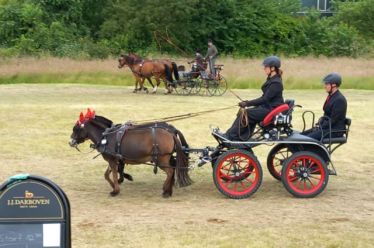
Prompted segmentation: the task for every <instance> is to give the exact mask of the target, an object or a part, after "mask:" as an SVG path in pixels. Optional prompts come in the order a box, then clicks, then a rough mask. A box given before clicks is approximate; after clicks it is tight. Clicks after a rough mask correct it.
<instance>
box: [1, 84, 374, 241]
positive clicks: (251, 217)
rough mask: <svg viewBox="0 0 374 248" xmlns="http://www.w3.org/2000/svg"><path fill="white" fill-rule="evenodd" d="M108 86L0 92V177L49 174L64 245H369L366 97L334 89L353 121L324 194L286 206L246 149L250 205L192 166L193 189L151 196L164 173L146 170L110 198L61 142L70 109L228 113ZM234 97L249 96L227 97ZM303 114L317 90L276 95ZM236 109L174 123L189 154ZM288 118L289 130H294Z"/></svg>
mask: <svg viewBox="0 0 374 248" xmlns="http://www.w3.org/2000/svg"><path fill="white" fill-rule="evenodd" d="M130 92H131V89H129V88H123V87H113V86H112V87H108V86H105V87H104V86H79V85H78V86H72V85H45V86H41V85H1V86H0V116H2V118H1V119H0V137H1V146H0V182H2V181H4V180H5V179H6V178H7V177H9V176H11V175H13V174H16V173H21V172H28V173H33V174H39V175H43V176H46V177H48V178H51V179H52V180H54V181H56V182H57V183H58V184H59V185H61V186H62V187H63V189H64V190H65V191H66V193H67V195H68V196H69V198H70V201H71V205H72V223H73V247H79V248H84V247H90V248H92V247H100V248H102V247H349V248H350V247H373V246H374V236H373V233H374V185H373V176H374V175H373V166H374V162H373V161H374V154H373V146H374V139H372V137H373V136H374V124H373V116H372V114H373V111H372V109H373V108H374V100H373V99H374V93H373V92H372V91H357V90H349V91H344V93H345V95H346V96H347V99H348V101H349V111H348V112H349V116H350V117H352V118H353V125H352V132H351V136H350V140H349V142H348V144H346V145H344V146H343V147H342V148H340V149H339V150H338V151H337V152H336V153H335V154H334V156H333V161H334V163H335V166H336V168H337V170H338V176H337V177H331V178H330V181H329V185H328V186H327V188H326V190H325V192H324V193H322V194H321V195H320V196H318V197H316V198H314V199H296V198H294V197H292V196H291V195H289V194H288V193H287V192H286V190H285V189H284V188H283V186H282V184H281V183H279V182H277V181H275V180H273V179H272V178H271V177H270V176H269V174H268V173H267V172H266V166H265V160H266V154H267V152H268V151H269V149H270V148H269V147H266V146H263V147H259V148H256V150H255V152H256V154H257V156H258V157H259V159H260V162H261V163H262V165H263V169H264V172H265V173H264V181H263V184H262V187H261V188H260V190H259V191H258V192H257V193H256V194H255V195H254V196H253V197H251V198H249V199H245V200H240V201H235V200H230V199H227V198H225V197H223V196H222V195H221V194H220V193H219V192H218V191H217V190H216V189H215V187H214V184H213V182H212V175H211V173H212V169H211V168H210V166H209V165H207V166H205V167H203V168H199V169H195V170H194V171H192V172H191V177H192V178H193V180H194V181H195V183H194V184H193V185H192V186H190V187H187V188H181V189H176V190H175V192H174V196H173V197H172V198H171V199H166V200H165V199H163V198H161V196H160V194H161V187H162V183H163V181H164V178H165V176H164V174H163V173H162V172H159V173H158V174H157V175H153V173H152V168H149V167H147V166H142V165H141V166H132V167H129V168H128V169H127V171H128V173H130V174H132V175H133V177H134V179H135V181H134V182H125V184H124V185H122V186H121V190H122V191H121V194H120V195H119V196H118V197H116V198H112V197H110V196H109V194H108V193H109V190H110V188H109V185H108V184H107V183H106V182H105V180H104V178H103V172H104V169H105V166H106V165H105V162H103V160H102V159H101V158H98V159H96V160H92V157H93V156H94V154H89V155H83V154H79V153H77V151H75V150H74V149H71V148H70V147H68V144H67V142H68V140H69V135H70V133H71V129H72V126H73V124H74V122H75V120H76V119H77V118H78V114H79V112H80V111H82V110H83V109H85V108H86V107H88V106H90V107H94V108H95V109H96V110H97V112H98V114H100V115H105V116H107V117H109V118H111V119H112V120H114V121H115V122H124V121H126V120H129V119H132V120H138V119H143V118H145V117H162V116H168V115H174V114H179V113H185V112H186V111H190V112H194V111H199V110H206V109H214V108H217V106H230V105H232V104H235V103H236V102H237V99H236V98H235V97H233V96H231V95H226V96H225V97H213V98H208V97H178V96H164V95H162V94H158V95H136V94H132V93H130ZM238 93H239V94H240V95H241V96H243V97H245V98H252V97H255V96H257V95H258V94H259V91H258V90H246V91H238ZM285 94H286V97H287V98H294V99H296V100H297V102H298V103H299V104H302V105H304V109H311V110H314V111H316V112H317V113H318V114H321V110H320V108H321V105H322V103H323V100H324V98H325V94H324V93H323V92H322V91H286V93H285ZM235 112H236V110H235V109H233V110H227V111H223V112H220V113H217V114H209V115H205V116H201V117H198V118H192V119H188V120H184V121H179V122H175V123H174V124H175V126H177V127H178V128H179V129H180V130H181V131H182V132H183V133H184V134H185V136H186V138H187V140H188V142H189V143H190V144H191V145H192V146H193V147H204V146H206V145H215V141H214V139H213V138H212V137H211V136H210V133H209V124H214V125H217V126H220V127H222V128H227V127H229V125H230V124H231V121H232V119H233V118H234V116H235ZM300 113H301V111H300V110H298V111H297V112H295V120H294V121H295V126H296V129H299V128H300V126H301V122H300V118H299V117H300Z"/></svg>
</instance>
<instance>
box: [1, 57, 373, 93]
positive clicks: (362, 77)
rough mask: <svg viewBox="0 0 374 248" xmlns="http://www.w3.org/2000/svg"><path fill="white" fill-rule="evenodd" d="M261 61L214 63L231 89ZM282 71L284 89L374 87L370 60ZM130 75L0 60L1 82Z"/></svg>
mask: <svg viewBox="0 0 374 248" xmlns="http://www.w3.org/2000/svg"><path fill="white" fill-rule="evenodd" d="M175 60H176V61H177V63H178V64H185V65H186V64H187V63H186V61H188V60H189V59H181V58H178V59H175ZM261 62H262V61H261V60H259V59H232V58H220V59H219V61H218V63H222V64H224V65H225V67H224V71H223V75H225V77H226V78H227V79H228V81H229V84H230V86H231V87H233V88H248V87H252V88H257V87H258V86H259V85H260V84H261V83H262V82H263V80H264V75H263V71H262V68H261ZM282 68H284V71H285V72H284V81H285V85H286V87H288V88H316V87H319V82H320V81H321V78H322V77H323V76H324V75H326V74H327V73H329V72H332V71H335V72H339V73H341V74H342V75H343V78H344V79H345V80H344V81H345V82H344V86H346V87H347V88H363V89H373V88H374V80H373V78H374V59H352V58H287V59H283V66H282ZM35 75H37V77H36V76H35ZM43 75H44V77H43ZM122 75H123V76H122ZM130 75H131V74H130V70H129V69H125V70H119V69H118V68H117V61H116V59H108V60H87V61H79V60H71V59H67V58H64V59H59V58H42V59H37V58H12V59H5V60H3V61H0V77H3V78H4V77H5V78H6V80H3V83H12V82H13V83H19V82H23V83H29V82H34V83H39V82H47V83H55V82H65V83H95V84H97V83H101V84H111V82H113V83H112V84H121V80H122V84H125V85H130V84H132V83H133V82H132V81H133V80H132V79H131V77H130ZM22 76H24V78H22ZM16 77H21V78H18V79H16ZM69 77H70V78H69ZM4 81H5V82H4Z"/></svg>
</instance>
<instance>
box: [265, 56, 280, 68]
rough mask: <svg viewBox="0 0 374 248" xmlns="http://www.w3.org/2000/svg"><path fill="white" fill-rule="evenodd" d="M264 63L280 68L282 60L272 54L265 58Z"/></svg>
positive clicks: (267, 65)
mask: <svg viewBox="0 0 374 248" xmlns="http://www.w3.org/2000/svg"><path fill="white" fill-rule="evenodd" d="M262 65H263V66H266V67H275V68H280V67H281V61H280V59H279V58H278V57H277V56H270V57H267V58H266V59H264V61H263V62H262Z"/></svg>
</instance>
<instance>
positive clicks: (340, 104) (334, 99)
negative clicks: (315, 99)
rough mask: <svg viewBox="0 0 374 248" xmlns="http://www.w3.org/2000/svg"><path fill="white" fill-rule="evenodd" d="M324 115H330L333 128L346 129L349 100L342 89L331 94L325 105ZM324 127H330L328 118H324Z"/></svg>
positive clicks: (322, 123) (322, 124) (322, 125)
mask: <svg viewBox="0 0 374 248" xmlns="http://www.w3.org/2000/svg"><path fill="white" fill-rule="evenodd" d="M323 111H324V116H328V117H329V118H330V119H331V129H334V130H344V129H345V118H346V114H347V100H346V99H345V97H344V96H343V94H342V93H340V91H339V90H338V91H336V92H335V93H334V94H332V95H330V97H329V98H328V100H326V102H325V104H324V106H323ZM321 127H322V129H329V123H328V121H327V120H325V119H322V121H321Z"/></svg>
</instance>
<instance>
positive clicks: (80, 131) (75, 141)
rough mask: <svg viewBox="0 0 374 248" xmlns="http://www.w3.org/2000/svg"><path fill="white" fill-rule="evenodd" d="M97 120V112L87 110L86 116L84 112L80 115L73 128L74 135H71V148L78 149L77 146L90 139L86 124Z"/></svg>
mask: <svg viewBox="0 0 374 248" xmlns="http://www.w3.org/2000/svg"><path fill="white" fill-rule="evenodd" d="M93 119H95V110H91V109H89V108H88V109H87V113H86V114H85V115H84V114H83V113H82V112H81V113H80V115H79V119H78V120H77V121H76V123H75V125H74V127H73V133H72V134H71V136H70V138H71V140H70V142H69V145H70V146H71V147H77V145H79V144H81V143H83V142H85V141H86V140H87V139H88V132H87V130H86V129H85V124H86V123H87V122H89V121H91V120H93Z"/></svg>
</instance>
